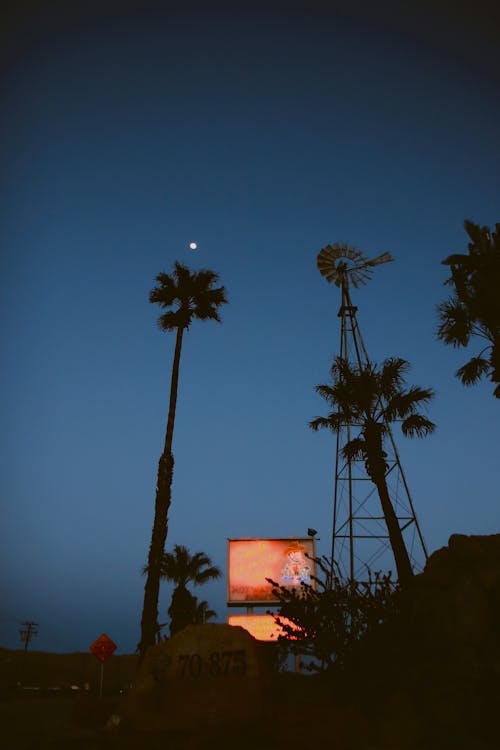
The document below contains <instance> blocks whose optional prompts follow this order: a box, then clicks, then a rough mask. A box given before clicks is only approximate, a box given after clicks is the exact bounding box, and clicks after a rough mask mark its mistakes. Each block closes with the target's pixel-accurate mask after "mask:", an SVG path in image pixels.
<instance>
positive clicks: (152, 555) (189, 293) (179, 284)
mask: <svg viewBox="0 0 500 750" xmlns="http://www.w3.org/2000/svg"><path fill="white" fill-rule="evenodd" d="M218 279H219V277H218V275H217V274H216V273H214V272H213V271H209V270H207V269H202V270H200V271H190V270H189V268H187V267H186V266H184V265H182V264H181V263H179V262H177V261H176V262H175V265H174V271H173V273H172V275H171V276H170V275H168V274H167V273H159V274H158V276H157V277H156V281H157V282H158V286H156V287H154V289H152V291H151V293H150V295H149V301H150V302H152V303H155V304H158V305H160V307H162V308H164V309H166V310H167V312H165V313H164V314H163V315H161V316H160V318H159V319H158V323H159V326H160V328H161V330H162V331H176V340H175V351H174V360H173V365H172V378H171V384H170V403H169V408H168V419H167V428H166V433H165V444H164V447H163V452H162V454H161V456H160V460H159V463H158V478H157V483H156V500H155V514H154V522H153V531H152V535H151V545H150V548H149V555H148V563H147V566H146V571H147V579H146V585H145V587H144V605H143V610H142V619H141V640H140V643H139V652H140V657H141V659H142V658H143V657H144V654H145V653H146V650H147V649H148V648H149V646H152V645H153V644H154V642H155V639H156V634H157V631H158V594H159V589H160V569H161V563H162V556H163V553H164V549H165V541H166V538H167V530H168V509H169V507H170V502H171V489H172V478H173V470H174V457H173V455H172V438H173V434H174V422H175V408H176V403H177V385H178V380H179V363H180V357H181V348H182V337H183V334H184V331H186V330H187V329H188V328H189V326H190V325H191V322H192V321H193V319H196V320H216V321H217V322H220V318H219V308H220V307H221V305H223V304H225V303H226V302H227V299H226V292H225V289H224V287H223V286H219V287H216V286H215V284H216V283H217V281H218ZM169 308H173V309H169Z"/></svg>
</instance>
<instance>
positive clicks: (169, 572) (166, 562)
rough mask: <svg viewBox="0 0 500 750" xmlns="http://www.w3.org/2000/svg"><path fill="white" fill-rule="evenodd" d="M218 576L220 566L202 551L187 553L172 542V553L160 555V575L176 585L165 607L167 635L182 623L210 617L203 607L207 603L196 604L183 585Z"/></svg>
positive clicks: (205, 607)
mask: <svg viewBox="0 0 500 750" xmlns="http://www.w3.org/2000/svg"><path fill="white" fill-rule="evenodd" d="M221 575H222V573H221V571H220V569H219V568H218V567H217V566H216V565H213V564H212V561H211V559H210V558H209V557H208V555H205V553H204V552H196V553H195V554H194V555H191V553H190V552H189V549H188V548H187V547H184V546H183V545H179V544H176V545H175V547H174V551H173V552H165V553H164V554H163V557H162V561H161V572H160V576H161V578H162V579H164V580H166V581H172V582H173V583H175V584H176V586H175V589H174V591H173V594H172V602H171V604H170V607H169V609H168V614H169V615H170V634H171V635H174V634H175V633H177V632H178V631H179V630H182V628H185V627H186V625H192V624H201V623H198V622H197V621H198V620H199V619H201V620H202V622H203V621H206V619H208V618H209V617H210V616H212V612H211V610H208V609H207V608H208V604H207V602H200V604H198V602H197V599H196V597H195V596H193V594H192V593H191V592H190V591H189V590H188V588H187V584H188V583H189V582H192V583H194V585H195V586H201V585H203V584H204V583H207V582H208V581H211V580H214V579H217V578H220V577H221ZM213 614H215V613H213ZM203 617H204V619H203Z"/></svg>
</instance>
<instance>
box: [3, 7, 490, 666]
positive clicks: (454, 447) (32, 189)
mask: <svg viewBox="0 0 500 750" xmlns="http://www.w3.org/2000/svg"><path fill="white" fill-rule="evenodd" d="M21 5H22V4H21ZM139 5H140V7H138V6H139ZM366 5H367V4H366V3H361V2H358V3H353V4H351V5H350V8H351V10H350V11H349V12H348V11H347V10H345V9H344V5H343V4H341V3H326V2H314V1H311V0H310V1H309V2H307V3H306V2H293V1H292V2H288V3H285V2H273V1H272V0H269V2H267V3H255V2H254V3H245V2H241V3H232V4H227V3H226V4H223V3H211V2H206V3H204V4H203V5H202V6H200V5H199V4H195V3H189V2H188V3H183V4H171V3H158V2H157V3H139V4H138V3H134V2H128V3H126V2H125V3H122V4H121V5H120V4H119V3H108V4H106V3H104V4H103V3H101V4H100V5H99V7H100V8H101V10H100V11H97V4H93V3H88V4H86V5H85V10H83V5H82V8H79V6H78V3H76V4H75V5H74V7H73V10H72V14H70V16H68V17H64V16H62V15H60V14H59V13H58V10H57V9H58V8H59V4H57V3H54V15H53V16H50V14H49V8H50V6H51V3H46V4H44V6H45V15H44V16H43V17H42V16H40V15H37V13H36V12H35V11H34V10H31V11H29V10H28V9H27V10H26V13H25V14H24V15H23V16H21V15H16V14H13V15H12V17H11V18H10V24H11V26H10V29H11V30H10V36H9V44H7V45H6V46H5V45H4V57H3V76H2V90H1V118H0V129H1V144H2V145H1V159H2V186H1V189H2V200H1V202H0V221H1V240H2V242H1V247H2V258H1V279H2V294H1V307H2V310H1V314H2V322H3V325H2V334H1V335H2V340H1V348H2V354H3V357H2V360H3V367H2V371H1V376H0V377H1V381H0V398H1V409H2V426H3V429H2V430H1V433H0V439H1V453H0V455H1V464H2V465H1V479H0V481H1V495H0V497H1V501H2V516H3V521H2V541H1V549H2V564H1V566H0V575H1V598H0V645H1V646H5V647H10V648H14V647H20V646H21V643H20V640H19V634H18V629H19V621H22V620H35V621H37V622H38V623H39V626H40V632H39V635H38V636H37V638H36V639H35V640H34V641H33V644H32V645H33V648H38V649H42V650H51V651H77V650H81V651H84V650H86V649H87V648H88V646H89V644H90V643H92V641H93V640H94V639H95V638H96V637H97V636H99V635H100V633H101V632H103V631H106V632H107V633H108V635H110V636H111V637H112V638H113V640H114V641H115V642H116V643H117V644H118V646H119V652H132V651H134V649H135V647H136V644H137V642H138V640H139V622H140V615H141V609H142V596H143V586H144V578H143V577H142V576H141V568H142V566H143V565H144V563H145V561H146V555H147V550H148V547H149V542H150V533H151V525H152V519H153V506H154V490H155V483H156V470H157V461H158V457H159V454H160V452H161V449H162V445H163V439H164V431H165V424H166V416H167V407H168V396H169V384H170V367H171V361H172V355H173V345H174V336H173V335H168V334H163V333H161V332H160V330H159V329H158V327H157V324H156V319H157V316H158V313H159V310H157V309H156V308H155V307H154V306H152V305H150V304H149V302H148V294H149V291H150V289H151V288H152V287H153V285H154V283H155V282H154V278H155V275H156V274H157V273H158V272H159V271H161V270H165V271H167V272H169V271H170V270H171V269H172V266H173V262H174V260H176V259H177V260H180V261H181V262H183V263H185V264H187V265H189V266H191V267H193V268H199V267H202V266H205V267H208V268H211V269H213V270H215V271H217V272H218V273H219V274H220V280H221V283H223V284H224V285H225V286H226V289H227V294H228V298H229V304H228V305H226V306H225V307H224V308H223V309H222V319H223V322H222V324H221V325H218V324H216V323H213V322H207V323H201V322H195V323H193V325H192V328H191V330H190V331H189V333H188V334H187V335H186V336H185V339H184V349H183V354H182V361H181V373H180V387H179V401H178V409H177V421H176V427H175V434H174V455H175V461H176V464H175V476H174V485H173V502H172V507H171V511H170V525H169V533H168V539H167V548H168V549H171V548H172V547H173V545H174V544H184V545H187V546H188V547H189V548H190V549H191V550H192V551H197V550H202V551H204V552H206V553H207V554H209V555H210V556H211V558H212V560H213V561H214V563H216V564H218V565H219V566H220V567H221V568H223V570H224V577H223V579H222V580H221V581H219V582H215V583H211V584H209V585H207V586H205V587H202V588H199V589H195V593H196V594H197V595H198V596H199V597H200V598H203V599H208V600H209V603H210V605H211V607H212V608H214V609H215V610H216V611H217V614H218V620H219V621H224V620H225V617H226V614H227V609H226V604H225V598H226V578H225V568H226V544H227V542H226V540H227V538H228V537H234V538H237V537H253V536H263V537H274V536H278V537H280V536H294V535H303V534H304V533H305V532H306V531H307V528H308V527H309V526H312V527H314V528H316V529H317V530H318V532H319V536H320V538H321V541H320V542H319V543H318V552H319V553H320V554H325V553H328V551H329V545H330V528H331V513H332V491H333V482H332V473H333V466H334V455H335V440H334V438H333V437H332V436H331V435H329V434H327V433H326V432H322V433H319V434H316V433H313V432H312V431H311V430H310V429H309V428H308V426H307V423H308V421H309V420H310V419H312V418H313V417H315V416H317V415H320V414H324V413H325V411H326V409H325V405H324V403H323V402H322V401H321V399H320V398H319V397H318V396H317V395H316V394H315V392H314V386H315V385H316V384H318V383H323V382H326V381H327V380H328V371H329V367H330V365H331V362H332V358H333V356H334V355H335V354H336V353H338V348H339V319H338V317H337V311H338V307H339V293H338V290H337V289H336V288H335V287H333V286H330V285H328V284H327V283H326V282H325V280H324V279H323V278H322V277H321V276H320V274H319V272H318V270H317V268H316V255H317V253H318V251H319V250H320V249H321V248H322V247H324V246H325V245H326V244H328V243H333V242H348V243H349V244H352V245H354V246H355V247H356V248H358V249H360V250H362V251H364V252H365V253H366V254H367V255H368V256H369V257H373V256H374V255H378V254H380V253H381V252H384V251H389V252H391V253H392V255H393V256H394V257H395V262H394V263H390V264H387V265H385V266H382V267H380V268H378V269H376V273H375V275H374V278H373V280H372V281H371V282H370V283H369V284H368V285H367V286H366V287H363V288H361V289H359V290H357V291H354V292H353V298H354V301H355V303H356V304H357V305H358V307H359V322H360V325H361V329H362V332H363V336H364V339H365V342H366V345H367V348H368V351H369V353H370V355H371V357H372V358H373V359H374V360H376V361H381V360H382V359H384V358H385V357H388V356H400V357H404V358H406V359H408V360H409V361H410V362H411V364H412V369H411V371H410V374H409V382H410V383H412V384H413V383H415V384H418V385H421V386H424V387H432V388H434V389H435V390H436V394H437V395H436V398H435V400H434V402H433V403H432V404H431V405H430V407H429V409H428V416H429V417H430V418H431V419H432V420H433V421H435V422H436V423H437V426H438V427H437V430H436V432H435V434H434V435H433V436H431V437H429V438H426V439H425V440H421V441H418V440H415V441H409V440H404V439H403V438H402V437H399V438H398V447H399V450H400V454H401V457H402V460H403V463H404V467H405V470H406V474H407V478H408V481H409V484H410V488H411V490H412V495H413V499H414V502H415V505H416V510H417V514H418V517H419V520H420V524H421V528H422V531H423V534H424V537H425V540H426V543H427V546H428V548H429V550H430V551H431V552H432V551H434V550H436V549H438V548H439V547H442V546H443V545H445V544H446V543H447V541H448V538H449V536H450V535H451V534H452V533H465V534H489V533H496V532H498V531H499V521H500V510H499V508H500V504H499V497H498V495H499V492H498V420H499V409H500V402H499V401H498V400H496V399H494V398H493V396H492V386H491V384H488V383H484V384H481V385H479V386H477V387H475V388H470V389H465V388H464V387H463V386H462V385H461V384H460V383H459V382H458V381H457V380H456V379H455V377H454V372H455V370H456V369H457V367H458V366H460V365H461V364H462V363H463V362H465V361H466V359H467V358H468V354H467V352H466V351H463V350H458V351H456V350H453V349H451V348H448V347H445V346H444V345H443V344H442V343H441V342H439V341H437V340H436V327H437V316H436V310H435V307H436V305H437V304H438V303H439V302H441V301H442V300H443V299H445V297H446V296H447V288H446V287H444V286H443V282H444V280H445V279H446V278H447V276H448V269H447V268H446V267H444V266H442V265H441V264H440V261H441V260H442V259H443V258H444V257H446V256H447V255H448V254H450V253H452V252H465V251H466V243H467V238H466V234H465V232H464V229H463V221H464V219H467V218H469V219H471V220H473V221H475V222H477V223H479V224H482V225H489V226H492V225H493V224H494V223H495V222H497V221H500V211H499V208H500V177H499V175H500V129H499V127H498V124H499V114H500V101H499V96H498V91H499V83H500V76H499V65H498V64H499V60H500V57H499V54H498V52H497V51H495V47H494V44H493V43H492V40H493V39H494V36H495V35H494V29H495V23H496V22H497V21H498V15H497V16H496V18H494V17H493V16H492V17H491V18H490V17H488V15H487V6H486V4H485V5H484V8H483V7H482V3H479V4H474V6H475V7H477V8H479V11H478V13H482V15H479V16H476V15H469V16H467V14H466V13H465V11H461V12H459V13H455V14H454V16H453V20H451V19H450V18H448V17H447V14H446V4H444V3H437V4H436V3H435V4H434V11H433V13H434V15H432V14H431V15H429V16H427V21H426V20H425V18H424V16H423V15H422V14H420V15H419V14H418V13H416V12H415V13H414V14H413V15H412V14H411V13H409V12H408V14H406V15H404V16H403V15H402V14H399V15H398V14H397V13H395V14H392V15H391V13H390V9H391V7H392V8H393V9H394V6H395V5H397V4H394V3H392V4H391V3H386V4H385V5H384V3H382V5H381V6H380V15H379V16H376V15H375V14H374V12H373V11H369V10H368V9H367V8H366V7H365V6H366ZM377 5H378V4H377ZM456 5H457V8H458V9H461V8H462V4H461V3H458V4H456ZM119 7H120V8H121V9H120V10H119V9H118V8H119ZM419 7H421V8H423V9H424V10H425V9H426V12H428V13H431V11H430V8H431V5H430V4H428V5H427V4H425V3H424V4H423V5H422V4H420V6H419ZM27 8H28V6H27ZM384 8H385V9H386V11H384ZM387 9H388V10H387ZM192 241H195V242H197V243H198V250H197V251H195V252H193V251H192V250H190V249H189V243H190V242H192ZM477 350H478V347H477V346H476V345H474V348H473V351H474V352H476V351H477ZM471 355H472V352H471V354H470V355H469V356H471ZM169 592H170V588H169V586H168V585H164V587H163V588H162V592H161V599H160V621H161V622H165V621H166V619H167V617H166V610H167V607H168V604H169Z"/></svg>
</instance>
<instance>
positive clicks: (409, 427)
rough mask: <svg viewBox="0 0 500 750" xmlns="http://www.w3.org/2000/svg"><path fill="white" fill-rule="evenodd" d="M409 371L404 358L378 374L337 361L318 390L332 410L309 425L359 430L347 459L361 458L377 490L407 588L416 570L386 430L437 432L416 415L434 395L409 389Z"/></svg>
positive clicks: (419, 433)
mask: <svg viewBox="0 0 500 750" xmlns="http://www.w3.org/2000/svg"><path fill="white" fill-rule="evenodd" d="M408 368H409V364H408V362H406V361H405V360H404V359H398V358H390V359H386V360H385V361H384V362H383V363H382V366H381V368H380V369H377V366H376V365H375V364H372V363H368V364H366V365H364V366H363V367H362V368H361V369H359V368H357V367H354V366H353V365H351V364H350V363H349V362H348V361H347V360H345V359H343V358H341V357H336V358H335V359H334V362H333V365H332V368H331V371H330V372H331V375H332V381H333V382H332V385H318V386H316V391H317V392H318V393H319V394H320V395H321V396H322V397H323V398H324V399H325V400H326V401H327V402H328V404H329V405H330V406H331V407H332V408H333V411H331V412H330V414H329V415H328V416H327V417H317V418H316V419H314V420H313V421H312V422H310V426H311V427H312V428H313V430H318V429H319V428H322V427H325V428H328V429H329V430H331V431H332V432H335V433H338V432H340V430H341V429H342V428H343V427H344V426H345V425H346V424H351V425H357V426H358V427H359V428H360V432H359V435H358V437H355V438H353V439H352V440H350V441H349V442H348V443H346V445H345V446H344V448H343V454H344V457H345V458H346V459H347V460H349V461H351V460H354V459H362V460H363V461H364V464H365V467H366V471H367V474H368V476H369V477H370V479H371V480H372V482H373V483H374V484H375V486H376V488H377V492H378V495H379V498H380V503H381V505H382V512H383V515H384V518H385V522H386V525H387V531H388V534H389V541H390V543H391V547H392V550H393V553H394V559H395V562H396V568H397V571H398V578H399V581H400V583H403V584H404V583H407V582H408V581H409V580H410V579H411V578H412V576H413V570H412V567H411V563H410V558H409V556H408V552H407V549H406V546H405V543H404V539H403V535H402V533H401V529H400V527H399V522H398V519H397V516H396V513H395V510H394V508H393V505H392V502H391V499H390V496H389V491H388V488H387V482H386V472H387V469H388V464H387V462H386V458H387V454H386V452H385V451H384V437H385V435H386V434H387V431H388V425H389V424H390V423H391V422H396V421H398V422H401V430H402V432H403V435H406V436H408V437H423V436H424V435H427V434H429V433H431V432H433V430H434V428H435V425H434V423H433V422H431V421H430V420H429V419H427V418H426V417H424V416H423V415H422V414H419V413H418V412H417V407H418V406H419V405H422V404H427V403H428V402H429V401H430V399H431V398H432V397H433V395H434V394H433V391H432V390H430V389H424V388H418V387H417V386H412V387H410V388H406V387H405V382H404V374H405V373H406V371H407V370H408Z"/></svg>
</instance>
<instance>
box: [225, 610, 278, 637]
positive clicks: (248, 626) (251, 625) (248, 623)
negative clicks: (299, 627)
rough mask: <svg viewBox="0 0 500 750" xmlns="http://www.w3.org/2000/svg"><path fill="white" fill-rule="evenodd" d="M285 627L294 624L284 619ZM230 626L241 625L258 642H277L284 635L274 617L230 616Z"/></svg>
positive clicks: (228, 620) (228, 619)
mask: <svg viewBox="0 0 500 750" xmlns="http://www.w3.org/2000/svg"><path fill="white" fill-rule="evenodd" d="M282 621H283V623H284V624H285V625H290V626H292V627H293V623H292V622H291V621H290V620H288V619H287V618H286V617H283V618H282ZM227 622H228V624H229V625H239V626H240V627H242V628H245V630H248V632H249V633H250V635H253V637H254V638H256V639H257V640H258V641H269V642H273V641H275V642H276V641H277V640H278V636H280V635H284V631H283V628H281V627H280V626H279V625H278V624H277V623H276V621H275V619H274V617H273V616H272V615H228V618H227Z"/></svg>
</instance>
